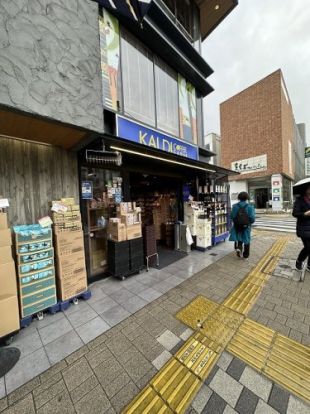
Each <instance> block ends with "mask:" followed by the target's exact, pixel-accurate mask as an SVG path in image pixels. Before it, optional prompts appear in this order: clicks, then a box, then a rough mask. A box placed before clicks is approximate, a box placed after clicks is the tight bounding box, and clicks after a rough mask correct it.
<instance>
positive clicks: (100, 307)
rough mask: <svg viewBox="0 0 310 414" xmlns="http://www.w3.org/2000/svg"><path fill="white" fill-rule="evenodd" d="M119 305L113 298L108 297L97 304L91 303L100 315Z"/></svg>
mask: <svg viewBox="0 0 310 414" xmlns="http://www.w3.org/2000/svg"><path fill="white" fill-rule="evenodd" d="M117 305H118V303H117V302H115V300H113V299H112V298H110V297H108V296H106V297H104V298H103V299H100V300H98V301H96V302H95V303H91V304H90V306H91V307H92V308H93V309H94V310H95V311H96V312H97V313H98V314H100V313H102V312H105V311H107V310H109V309H111V308H114V307H115V306H117Z"/></svg>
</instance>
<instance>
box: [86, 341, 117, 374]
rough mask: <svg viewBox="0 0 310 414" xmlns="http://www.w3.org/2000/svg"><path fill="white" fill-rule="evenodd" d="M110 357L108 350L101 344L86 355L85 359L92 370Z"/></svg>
mask: <svg viewBox="0 0 310 414" xmlns="http://www.w3.org/2000/svg"><path fill="white" fill-rule="evenodd" d="M112 357H113V355H112V352H111V351H110V350H109V349H108V347H107V346H106V344H105V343H102V344H101V345H99V346H97V347H96V348H94V349H92V350H91V351H89V352H88V354H86V359H87V361H88V363H89V365H90V366H91V367H92V368H93V369H94V368H96V367H97V366H98V365H100V364H101V363H102V362H103V361H106V360H107V359H110V358H112Z"/></svg>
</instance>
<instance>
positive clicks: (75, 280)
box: [57, 270, 88, 300]
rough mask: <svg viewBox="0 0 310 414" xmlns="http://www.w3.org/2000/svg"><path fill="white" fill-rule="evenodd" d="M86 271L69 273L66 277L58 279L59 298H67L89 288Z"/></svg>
mask: <svg viewBox="0 0 310 414" xmlns="http://www.w3.org/2000/svg"><path fill="white" fill-rule="evenodd" d="M87 287H88V286H87V275H86V271H85V270H84V271H80V272H76V273H71V274H68V275H67V276H66V277H65V278H64V279H59V280H57V292H58V299H60V300H67V299H70V298H73V297H74V296H78V295H80V294H81V293H83V292H85V291H86V290H87Z"/></svg>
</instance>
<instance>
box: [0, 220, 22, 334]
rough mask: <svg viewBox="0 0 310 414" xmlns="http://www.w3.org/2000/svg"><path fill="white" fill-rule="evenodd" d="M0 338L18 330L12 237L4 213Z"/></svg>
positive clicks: (0, 255) (0, 252) (0, 224)
mask: <svg viewBox="0 0 310 414" xmlns="http://www.w3.org/2000/svg"><path fill="white" fill-rule="evenodd" d="M0 315H1V316H0V338H2V337H4V336H6V335H9V334H10V333H12V332H15V331H17V330H19V312H18V300H17V286H16V273H15V263H14V260H13V258H12V237H11V231H10V229H9V228H8V221H7V215H6V213H0Z"/></svg>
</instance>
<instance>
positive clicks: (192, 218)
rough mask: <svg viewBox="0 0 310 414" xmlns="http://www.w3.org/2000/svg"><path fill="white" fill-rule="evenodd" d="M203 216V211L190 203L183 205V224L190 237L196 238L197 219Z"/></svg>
mask: <svg viewBox="0 0 310 414" xmlns="http://www.w3.org/2000/svg"><path fill="white" fill-rule="evenodd" d="M202 214H204V210H202V209H201V208H199V206H195V205H193V204H191V203H185V204H184V224H186V225H187V226H188V227H189V229H190V232H191V235H192V236H197V218H198V217H199V216H200V215H202Z"/></svg>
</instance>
